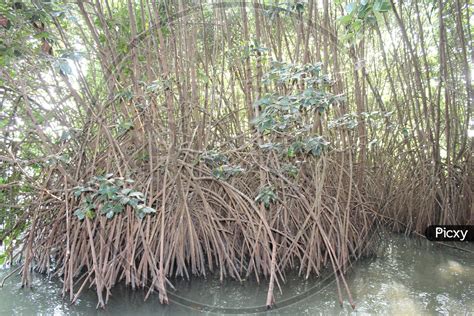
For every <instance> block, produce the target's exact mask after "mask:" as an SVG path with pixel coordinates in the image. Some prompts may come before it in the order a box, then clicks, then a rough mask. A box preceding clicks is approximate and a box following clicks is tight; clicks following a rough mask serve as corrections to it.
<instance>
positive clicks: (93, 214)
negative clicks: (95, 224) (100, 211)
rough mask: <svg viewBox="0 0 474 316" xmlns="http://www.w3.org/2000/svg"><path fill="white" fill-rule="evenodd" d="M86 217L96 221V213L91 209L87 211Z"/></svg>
mask: <svg viewBox="0 0 474 316" xmlns="http://www.w3.org/2000/svg"><path fill="white" fill-rule="evenodd" d="M85 215H86V217H87V218H88V219H94V218H95V212H94V211H93V210H91V209H89V210H87V211H86V213H85Z"/></svg>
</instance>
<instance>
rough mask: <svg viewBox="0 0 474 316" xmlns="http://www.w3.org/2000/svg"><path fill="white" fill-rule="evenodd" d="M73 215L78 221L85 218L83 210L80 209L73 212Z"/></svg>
mask: <svg viewBox="0 0 474 316" xmlns="http://www.w3.org/2000/svg"><path fill="white" fill-rule="evenodd" d="M74 215H76V216H77V218H78V219H79V220H81V221H82V220H83V219H84V218H85V216H86V214H85V213H84V210H83V209H82V208H78V209H77V210H75V211H74Z"/></svg>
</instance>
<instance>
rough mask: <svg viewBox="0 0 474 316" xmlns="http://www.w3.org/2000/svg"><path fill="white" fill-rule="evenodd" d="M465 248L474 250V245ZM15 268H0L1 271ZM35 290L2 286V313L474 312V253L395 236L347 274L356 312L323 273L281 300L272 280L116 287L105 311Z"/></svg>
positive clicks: (48, 288) (57, 290)
mask: <svg viewBox="0 0 474 316" xmlns="http://www.w3.org/2000/svg"><path fill="white" fill-rule="evenodd" d="M463 247H466V248H469V250H470V251H474V245H473V244H472V243H471V244H464V245H463ZM10 271H11V270H9V269H4V270H0V276H5V275H7V274H8V273H9V272H10ZM34 278H35V280H34V283H33V288H32V289H31V290H30V289H21V288H20V286H19V284H20V278H19V276H15V277H12V278H9V279H8V280H7V281H6V283H5V286H4V288H3V289H1V290H0V314H1V315H4V314H19V315H32V314H37V315H85V314H87V315H132V314H139V315H190V314H196V315H206V314H209V315H213V314H214V315H215V314H269V315H305V314H306V315H328V314H330V315H347V314H354V315H365V314H384V315H424V314H426V315H431V314H461V315H465V314H471V313H474V255H473V253H472V252H461V251H458V250H455V249H451V248H447V247H443V246H439V245H435V244H433V243H431V242H428V241H426V240H420V239H415V238H407V237H404V236H401V235H389V236H388V237H386V238H384V241H383V242H381V244H380V246H379V248H378V250H377V256H376V257H375V258H367V259H361V260H359V261H357V262H356V263H355V264H354V266H353V268H352V269H351V271H350V272H349V273H348V275H347V281H348V283H349V287H350V288H351V291H352V294H353V297H354V300H355V302H356V304H357V307H356V309H355V310H352V308H351V307H350V305H349V304H348V303H347V302H345V303H344V304H343V306H342V307H341V306H340V305H339V303H338V300H337V290H336V284H335V282H334V278H333V277H332V276H330V275H324V276H321V277H319V278H316V277H314V278H309V279H308V280H303V279H302V278H299V277H298V276H297V275H295V274H288V275H287V279H286V283H285V284H284V285H282V290H283V292H282V293H278V294H277V296H276V300H277V305H276V308H274V309H273V310H271V311H266V310H265V307H264V306H262V302H265V297H266V290H267V288H266V285H264V284H265V283H262V284H261V285H260V286H259V285H258V284H257V283H256V282H253V281H247V282H243V283H239V282H236V281H231V280H226V281H224V282H220V281H219V279H218V277H217V276H216V277H214V276H213V277H208V278H207V279H202V278H192V279H191V281H186V280H175V282H174V284H175V286H176V288H177V290H176V291H175V292H174V293H171V295H170V299H171V301H172V302H171V303H170V304H169V305H167V306H164V305H161V304H160V303H159V299H158V295H152V296H150V298H149V299H148V300H147V301H145V302H144V301H143V299H144V293H143V291H131V290H130V289H129V288H126V287H125V286H123V285H118V286H116V287H115V288H114V290H113V292H112V295H113V296H112V298H111V299H110V301H109V304H108V306H107V309H106V310H96V309H95V306H96V297H95V293H94V291H92V290H89V291H86V292H84V293H83V295H82V296H81V297H80V299H79V301H78V303H77V304H76V305H75V306H70V305H69V303H68V302H67V300H63V299H62V298H61V284H60V282H59V281H56V280H49V279H48V278H46V277H45V276H43V275H38V274H36V275H35V276H34Z"/></svg>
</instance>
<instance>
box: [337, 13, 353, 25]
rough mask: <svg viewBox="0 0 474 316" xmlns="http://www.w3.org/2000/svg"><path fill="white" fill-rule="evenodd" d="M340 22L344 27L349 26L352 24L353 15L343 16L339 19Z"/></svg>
mask: <svg viewBox="0 0 474 316" xmlns="http://www.w3.org/2000/svg"><path fill="white" fill-rule="evenodd" d="M338 21H339V23H341V24H342V25H349V24H350V23H351V22H352V15H350V14H348V15H344V16H341V17H340V18H339V19H338Z"/></svg>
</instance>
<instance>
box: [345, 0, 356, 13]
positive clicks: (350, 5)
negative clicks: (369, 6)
mask: <svg viewBox="0 0 474 316" xmlns="http://www.w3.org/2000/svg"><path fill="white" fill-rule="evenodd" d="M356 8H357V3H355V2H351V3H348V4H347V5H346V7H345V10H346V12H347V14H351V13H352V12H353V11H354V10H355V9H356Z"/></svg>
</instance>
